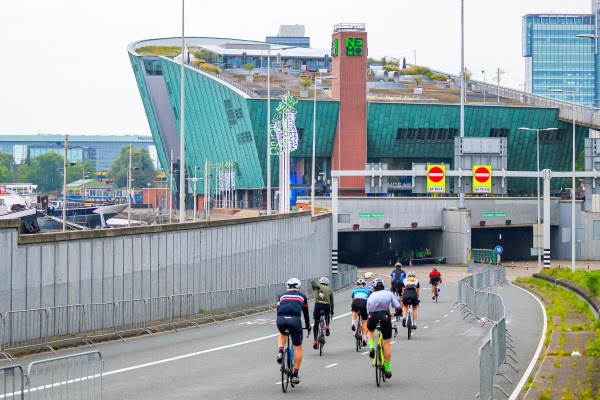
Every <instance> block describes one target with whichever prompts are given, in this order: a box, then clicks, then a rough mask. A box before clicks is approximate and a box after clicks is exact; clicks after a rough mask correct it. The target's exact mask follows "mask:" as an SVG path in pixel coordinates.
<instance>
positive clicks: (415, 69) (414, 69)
mask: <svg viewBox="0 0 600 400" xmlns="http://www.w3.org/2000/svg"><path fill="white" fill-rule="evenodd" d="M400 73H401V74H402V75H424V76H427V77H429V78H431V75H432V72H431V69H429V68H427V67H422V66H420V65H413V66H411V67H408V68H406V69H405V70H402V71H400Z"/></svg>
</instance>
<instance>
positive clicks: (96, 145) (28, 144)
mask: <svg viewBox="0 0 600 400" xmlns="http://www.w3.org/2000/svg"><path fill="white" fill-rule="evenodd" d="M129 143H131V144H133V147H134V148H135V149H141V148H145V149H147V150H148V152H149V153H150V158H151V159H152V161H153V162H154V166H155V167H156V168H159V167H160V165H159V164H158V155H157V153H156V146H155V145H154V142H153V140H152V136H144V135H69V142H68V145H69V146H80V147H77V148H73V149H70V150H68V151H67V159H68V160H69V161H71V162H86V161H91V162H92V165H93V166H94V169H95V170H96V171H108V170H109V169H110V164H111V163H112V162H113V161H114V160H115V159H116V158H117V157H119V154H120V153H121V147H123V146H128V145H129ZM0 151H3V152H5V153H10V154H12V155H13V157H14V159H15V163H16V164H22V163H23V162H25V160H26V159H27V157H30V158H31V157H36V156H39V155H42V154H46V153H49V152H54V153H57V154H59V155H60V156H62V155H63V151H64V135H0Z"/></svg>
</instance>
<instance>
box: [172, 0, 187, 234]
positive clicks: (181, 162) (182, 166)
mask: <svg viewBox="0 0 600 400" xmlns="http://www.w3.org/2000/svg"><path fill="white" fill-rule="evenodd" d="M184 22H185V0H181V106H180V107H181V120H180V124H179V133H180V134H179V222H185V108H184V104H185V102H184V99H185V31H184V27H185V25H184ZM170 218H171V216H170V215H169V221H170Z"/></svg>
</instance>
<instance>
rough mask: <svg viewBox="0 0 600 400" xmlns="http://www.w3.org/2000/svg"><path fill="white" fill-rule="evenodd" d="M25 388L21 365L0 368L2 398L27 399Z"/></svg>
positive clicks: (0, 395) (0, 394) (0, 396)
mask: <svg viewBox="0 0 600 400" xmlns="http://www.w3.org/2000/svg"><path fill="white" fill-rule="evenodd" d="M24 388H25V384H24V381H23V369H22V368H21V366H20V365H12V366H10V367H2V368H0V398H2V399H21V400H22V399H24V398H25V391H24V390H23V389H24Z"/></svg>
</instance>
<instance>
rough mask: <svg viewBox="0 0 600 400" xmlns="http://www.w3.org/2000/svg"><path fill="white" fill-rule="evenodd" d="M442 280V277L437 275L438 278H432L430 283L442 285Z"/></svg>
mask: <svg viewBox="0 0 600 400" xmlns="http://www.w3.org/2000/svg"><path fill="white" fill-rule="evenodd" d="M441 280H442V277H441V276H440V275H436V276H432V277H431V278H429V283H431V284H432V285H434V284H435V283H436V282H437V283H440V282H441Z"/></svg>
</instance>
